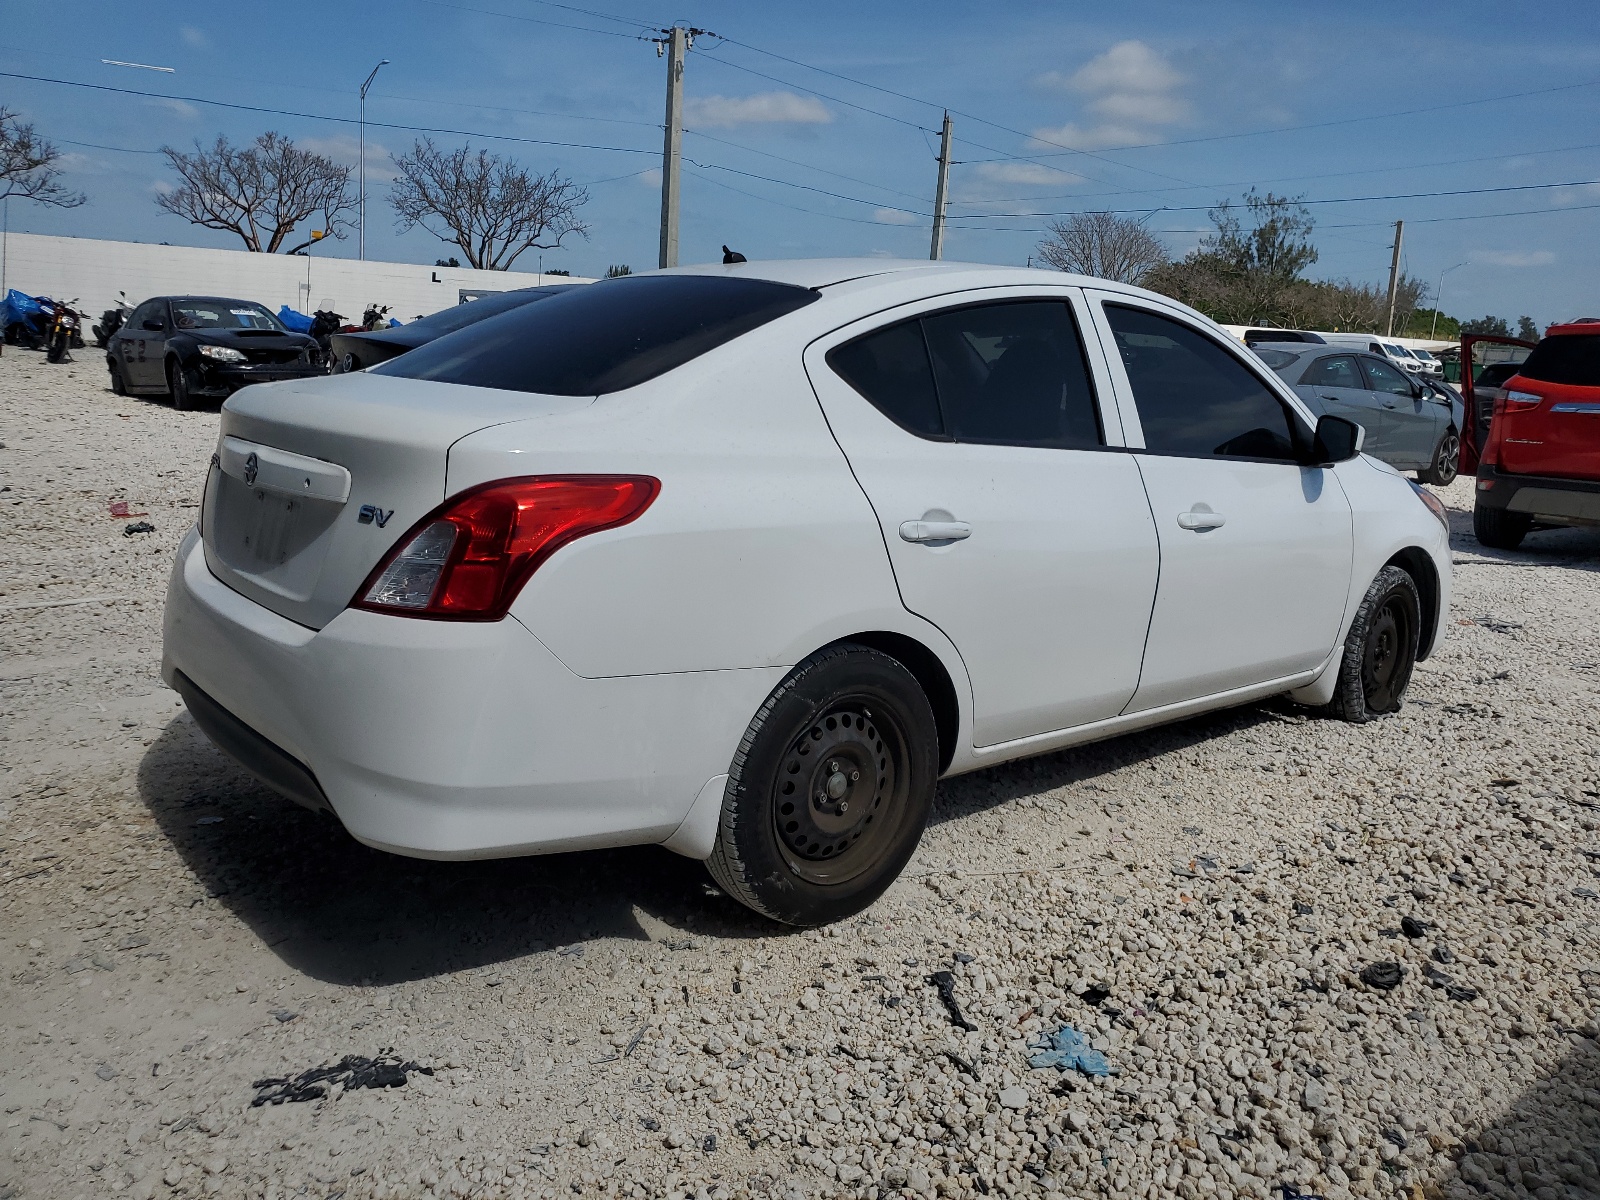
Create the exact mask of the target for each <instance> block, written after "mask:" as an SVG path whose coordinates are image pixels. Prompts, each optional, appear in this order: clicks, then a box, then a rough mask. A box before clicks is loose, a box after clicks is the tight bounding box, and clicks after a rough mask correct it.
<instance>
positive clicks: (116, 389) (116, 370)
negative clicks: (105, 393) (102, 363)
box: [111, 363, 128, 396]
mask: <svg viewBox="0 0 1600 1200" xmlns="http://www.w3.org/2000/svg"><path fill="white" fill-rule="evenodd" d="M111 394H112V395H113V396H126V395H127V394H128V382H127V380H125V379H123V378H122V368H121V367H119V366H117V364H116V363H112V364H111Z"/></svg>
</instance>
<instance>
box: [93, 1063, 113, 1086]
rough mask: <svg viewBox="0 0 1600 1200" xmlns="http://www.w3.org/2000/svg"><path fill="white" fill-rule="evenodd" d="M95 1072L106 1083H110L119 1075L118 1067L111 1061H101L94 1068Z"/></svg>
mask: <svg viewBox="0 0 1600 1200" xmlns="http://www.w3.org/2000/svg"><path fill="white" fill-rule="evenodd" d="M94 1073H95V1075H96V1076H97V1077H98V1078H99V1079H101V1080H103V1081H104V1082H106V1083H110V1082H111V1081H112V1080H113V1079H115V1078H116V1077H117V1069H116V1068H115V1067H113V1066H112V1065H111V1064H110V1063H101V1064H100V1065H99V1066H98V1067H96V1068H95V1069H94Z"/></svg>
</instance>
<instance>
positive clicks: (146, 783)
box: [138, 713, 782, 985]
mask: <svg viewBox="0 0 1600 1200" xmlns="http://www.w3.org/2000/svg"><path fill="white" fill-rule="evenodd" d="M138 789H139V795H140V797H141V799H142V800H143V802H144V804H145V806H146V807H147V808H148V810H149V812H150V814H151V816H153V817H154V818H155V820H156V823H157V825H158V826H159V827H160V829H161V831H162V833H163V834H164V835H165V836H166V838H167V840H168V841H169V842H170V843H171V844H172V846H173V848H174V849H175V850H176V851H177V852H178V855H179V856H180V857H181V858H182V860H183V863H184V865H185V866H186V867H187V868H188V870H189V871H190V873H191V874H192V875H193V877H194V879H195V881H196V883H197V884H198V886H199V888H201V889H203V890H204V891H205V893H206V894H207V895H209V896H211V897H213V898H215V899H216V900H217V902H218V903H220V904H223V905H225V906H226V907H227V908H228V909H229V910H230V911H232V912H233V913H234V914H235V915H236V916H237V917H238V918H239V919H240V920H242V921H243V922H244V923H245V924H246V925H247V926H249V928H250V929H251V930H252V931H253V932H254V934H255V935H256V936H257V937H258V938H259V939H260V940H261V942H262V944H263V945H264V946H266V947H268V948H269V949H271V950H272V952H273V953H274V954H276V955H277V956H278V957H279V958H280V959H282V961H283V962H284V963H285V965H287V966H289V967H290V968H292V969H293V970H295V971H298V972H301V973H303V974H306V975H309V976H312V977H314V978H316V979H319V980H322V981H324V982H328V983H335V984H340V985H380V984H393V983H400V982H404V981H408V980H415V979H422V978H429V977H432V976H436V975H442V974H446V973H451V972H459V971H470V970H474V969H477V968H484V967H490V966H493V965H496V964H499V963H504V962H507V961H510V960H513V959H518V958H521V957H523V956H526V955H529V954H535V953H538V952H540V951H543V950H549V949H552V948H554V947H561V946H567V945H571V944H574V943H581V942H584V941H587V940H590V939H594V938H624V939H635V940H639V941H645V940H648V939H650V937H651V932H650V930H649V929H647V927H646V924H645V923H644V922H643V921H641V918H640V913H644V914H647V918H646V920H652V921H653V923H654V924H655V925H656V929H655V932H656V933H657V935H660V934H661V933H662V931H661V929H660V928H659V926H666V927H668V928H669V929H670V930H673V931H680V932H681V933H682V934H684V935H689V934H695V933H700V934H707V935H713V936H716V937H722V938H729V937H731V938H742V937H758V936H770V935H772V934H773V933H775V932H778V931H780V930H781V928H782V927H780V926H775V925H773V924H772V923H770V922H767V921H764V920H762V919H761V918H759V917H757V916H756V915H755V914H753V913H750V912H747V911H746V910H745V909H743V908H741V907H739V906H738V905H736V904H733V903H732V902H731V901H729V900H727V899H725V898H723V897H721V896H720V895H719V894H718V893H717V892H716V891H715V889H713V888H712V887H711V881H710V877H709V876H708V875H707V874H706V871H705V868H704V867H703V866H702V865H701V864H700V863H698V862H695V861H693V860H691V859H687V858H683V857H681V856H680V855H676V854H673V853H671V852H670V851H667V850H663V849H661V848H659V847H656V846H638V847H628V848H624V849H617V850H596V851H588V852H583V853H572V854H553V855H545V856H539V857H529V858H515V859H500V860H483V861H473V862H433V861H428V860H423V859H412V858H402V857H399V856H397V855H394V854H388V853H385V852H383V851H379V850H373V849H371V848H370V847H367V846H363V845H362V844H361V843H359V842H357V841H356V840H355V839H354V838H352V837H351V836H350V835H349V834H348V833H346V832H345V831H344V828H343V827H342V826H341V825H340V824H339V823H338V822H337V821H336V820H334V819H333V818H331V817H329V816H326V815H322V814H318V813H313V812H310V811H308V810H306V809H303V808H300V807H299V806H297V805H295V804H293V803H291V802H290V801H288V800H285V799H283V798H281V797H280V796H278V795H277V794H276V793H275V792H273V791H271V790H270V789H268V788H266V787H265V786H264V785H262V784H260V783H258V782H257V781H256V780H255V779H254V778H253V777H252V776H250V775H249V774H248V773H247V772H245V771H244V770H243V769H242V768H240V767H238V766H237V765H235V764H234V763H233V761H232V760H231V759H229V758H228V757H226V756H225V755H224V754H223V753H222V752H221V751H219V750H217V749H216V748H215V747H214V746H212V745H211V743H210V742H209V741H208V740H207V738H206V737H205V735H204V734H203V733H201V732H200V730H199V729H198V728H197V727H196V726H195V724H194V722H193V721H192V720H191V719H190V718H189V716H188V714H186V713H185V714H181V715H179V716H177V717H175V718H174V719H173V720H172V721H171V723H169V724H168V726H167V727H166V729H165V730H163V731H162V733H161V735H160V736H159V737H158V738H157V739H156V740H155V741H154V742H153V743H152V744H151V745H150V746H149V748H148V749H147V750H146V752H145V755H144V757H143V759H142V760H141V761H140V764H139V770H138Z"/></svg>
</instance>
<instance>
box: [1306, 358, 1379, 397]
mask: <svg viewBox="0 0 1600 1200" xmlns="http://www.w3.org/2000/svg"><path fill="white" fill-rule="evenodd" d="M1333 358H1348V359H1349V360H1350V361H1351V362H1352V363H1354V364H1355V368H1356V379H1357V381H1358V383H1357V386H1356V387H1355V388H1353V389H1352V390H1353V391H1358V392H1365V391H1371V390H1372V389H1371V388H1369V387H1367V386H1366V381H1367V375H1366V372H1365V371H1363V370H1362V369H1361V354H1360V352H1359V351H1355V350H1341V351H1339V352H1338V353H1337V354H1324V355H1322V356H1321V357H1320V358H1313V359H1312V360H1311V362H1310V364H1309V365H1308V366H1307V367H1306V370H1305V372H1302V373H1301V375H1300V385H1299V386H1301V387H1314V388H1316V387H1329V388H1336V387H1339V386H1340V385H1339V384H1337V383H1307V382H1306V379H1305V376H1306V372H1309V371H1310V370H1311V368H1312V367H1314V366H1316V365H1317V364H1318V363H1321V362H1327V361H1328V360H1329V359H1333Z"/></svg>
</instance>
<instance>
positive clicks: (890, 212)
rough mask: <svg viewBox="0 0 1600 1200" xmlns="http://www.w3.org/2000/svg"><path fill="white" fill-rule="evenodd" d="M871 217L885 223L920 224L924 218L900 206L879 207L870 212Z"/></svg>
mask: <svg viewBox="0 0 1600 1200" xmlns="http://www.w3.org/2000/svg"><path fill="white" fill-rule="evenodd" d="M872 219H873V220H874V221H882V222H883V223H884V224H885V225H921V224H922V223H923V221H924V219H925V218H923V217H919V216H917V214H916V213H908V212H906V211H905V210H904V209H902V208H880V209H878V210H877V211H875V212H874V213H873V214H872Z"/></svg>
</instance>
